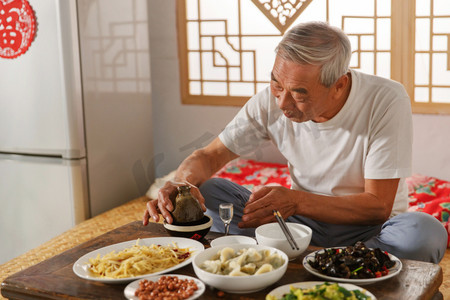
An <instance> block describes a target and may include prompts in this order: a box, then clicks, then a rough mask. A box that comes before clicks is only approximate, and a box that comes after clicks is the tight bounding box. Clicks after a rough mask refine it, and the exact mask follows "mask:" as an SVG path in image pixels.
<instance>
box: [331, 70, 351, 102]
mask: <svg viewBox="0 0 450 300" xmlns="http://www.w3.org/2000/svg"><path fill="white" fill-rule="evenodd" d="M349 84H351V80H350V74H345V75H342V76H341V77H339V79H338V80H337V81H336V83H335V84H334V85H333V89H334V93H335V95H336V97H338V98H340V97H342V95H343V94H344V93H345V92H347V91H348V85H349Z"/></svg>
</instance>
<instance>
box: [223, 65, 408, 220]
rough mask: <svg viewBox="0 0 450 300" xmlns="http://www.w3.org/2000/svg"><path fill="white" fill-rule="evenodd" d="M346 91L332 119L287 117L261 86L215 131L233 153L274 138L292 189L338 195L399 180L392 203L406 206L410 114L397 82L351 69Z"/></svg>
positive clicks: (396, 206)
mask: <svg viewBox="0 0 450 300" xmlns="http://www.w3.org/2000/svg"><path fill="white" fill-rule="evenodd" d="M351 75H352V87H351V91H350V94H349V97H348V99H347V101H346V103H345V104H344V106H343V107H342V109H341V110H340V111H339V113H338V114H336V115H335V116H334V117H333V118H332V119H330V120H328V121H326V122H323V123H315V122H313V121H308V122H303V123H297V122H293V121H291V120H289V119H288V118H286V117H285V116H284V114H283V112H282V111H281V110H280V109H279V107H278V106H277V99H276V98H275V96H274V95H272V93H271V92H270V88H269V87H268V88H266V89H264V90H262V91H261V92H259V93H258V94H256V95H255V96H253V97H252V98H251V99H250V100H249V101H248V102H247V103H246V104H245V105H244V107H243V108H242V109H241V110H240V111H239V113H238V114H237V115H236V116H235V117H234V119H233V120H232V121H231V122H230V123H229V124H228V125H227V127H226V128H225V129H224V130H223V131H222V133H221V134H220V135H219V138H220V140H221V141H222V142H223V143H224V145H225V146H226V147H227V148H228V149H230V150H231V151H232V152H234V153H236V154H238V155H240V156H242V155H246V154H249V153H252V152H254V151H256V150H257V148H258V147H259V146H260V145H262V144H263V143H264V142H265V141H267V140H270V141H272V142H273V143H274V144H275V146H276V147H277V148H278V149H279V150H280V152H281V153H282V154H283V155H284V157H285V158H286V159H287V161H288V166H289V171H290V174H291V179H292V189H295V190H304V191H308V192H312V193H316V194H323V195H331V196H341V195H348V194H355V193H361V192H363V191H364V179H389V178H401V180H400V183H399V188H398V190H397V195H396V198H395V202H394V207H393V209H392V214H391V215H395V214H398V213H400V212H404V211H406V209H407V203H408V194H407V188H406V183H405V181H404V178H405V177H408V176H410V175H411V157H412V156H411V155H412V154H411V151H412V116H411V104H410V100H409V97H408V95H407V93H406V91H405V89H404V88H403V86H402V85H401V84H399V83H397V82H395V81H392V80H388V79H385V78H382V77H376V76H373V75H368V74H364V73H361V72H357V71H355V70H351Z"/></svg>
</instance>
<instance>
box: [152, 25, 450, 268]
mask: <svg viewBox="0 0 450 300" xmlns="http://www.w3.org/2000/svg"><path fill="white" fill-rule="evenodd" d="M350 57H351V47H350V42H349V40H348V37H347V36H346V35H345V34H344V33H343V32H342V31H341V30H340V29H338V28H335V27H332V26H329V25H328V24H326V23H322V22H309V23H301V24H299V25H297V26H295V27H293V28H292V29H291V30H290V31H289V32H287V33H286V34H285V36H284V37H283V39H282V41H281V42H280V43H279V45H278V46H277V49H276V58H275V63H274V66H273V69H272V74H271V81H270V87H268V88H267V89H265V90H262V91H261V92H259V93H258V94H256V95H255V96H254V97H252V98H251V99H250V100H249V101H248V102H247V103H246V105H245V106H244V107H243V108H242V109H241V110H240V111H239V113H238V114H237V115H236V117H235V118H234V119H233V120H232V121H231V122H230V124H228V126H227V127H226V128H225V129H224V130H223V132H222V133H221V134H220V135H219V136H218V137H217V138H216V139H215V140H213V141H212V142H211V143H210V144H209V145H208V146H206V147H205V148H203V149H200V150H197V151H195V152H194V153H192V154H191V155H190V156H188V157H187V158H186V159H185V160H184V161H183V162H182V163H181V165H180V166H179V168H178V169H177V172H176V178H175V182H168V183H166V185H165V186H164V187H163V188H161V190H160V191H159V194H158V199H155V200H152V201H149V202H148V204H147V210H146V212H145V214H144V221H143V223H144V225H146V224H147V223H148V219H149V217H152V218H153V219H154V220H155V221H158V220H159V213H161V214H162V216H163V217H164V218H165V219H166V221H167V222H169V223H171V222H172V217H171V215H170V213H169V212H170V211H172V210H173V206H172V203H171V201H170V199H169V196H170V195H171V194H172V195H173V194H174V192H175V191H176V187H177V186H179V185H180V184H189V185H191V186H192V187H193V188H192V193H193V194H194V195H195V196H197V198H198V199H199V200H200V202H201V204H202V206H203V209H204V210H206V208H207V209H208V210H207V214H209V215H210V216H212V217H213V219H214V225H213V228H212V230H215V231H221V230H222V224H221V221H220V218H219V217H218V207H219V204H220V203H223V202H231V203H233V204H234V211H235V218H234V219H233V222H232V223H231V229H230V232H231V233H235V234H246V235H254V230H255V228H256V227H257V226H259V225H261V224H264V223H268V222H274V221H275V218H274V216H273V214H272V210H273V209H277V210H279V211H280V212H281V214H282V215H283V216H284V217H285V218H286V217H288V221H290V222H299V223H302V224H305V225H307V226H309V227H311V229H312V230H313V236H312V240H311V243H312V244H313V245H317V246H322V247H331V246H344V245H351V244H354V243H355V242H357V241H364V242H365V244H366V245H367V246H368V247H374V248H376V247H379V248H381V249H383V250H386V251H388V252H390V253H392V254H394V255H396V256H397V257H400V258H409V259H417V260H424V261H431V262H435V263H436V262H439V261H440V260H441V259H442V257H443V255H444V253H445V249H446V238H447V236H446V232H445V229H444V228H443V226H442V225H441V224H440V223H439V222H438V221H437V220H436V219H435V218H433V217H431V216H429V215H427V214H424V213H408V212H405V211H406V208H407V200H408V198H407V189H406V185H405V181H404V178H405V177H407V176H410V174H411V148H412V119H411V107H410V100H409V97H408V95H407V93H406V92H405V90H404V88H403V87H402V85H401V84H399V83H397V82H394V81H391V80H388V79H385V78H381V77H377V76H373V75H368V74H364V73H361V72H357V71H355V70H350V69H349V62H350ZM267 140H270V141H271V142H272V143H273V144H274V145H275V146H276V147H277V148H278V149H279V150H280V152H281V153H282V154H283V155H284V156H285V158H286V159H287V161H288V165H289V170H290V174H291V179H292V188H291V189H287V188H284V187H269V186H266V187H261V188H259V189H257V190H255V191H253V192H250V191H248V190H247V189H245V188H244V187H242V186H239V185H237V184H234V183H232V182H229V181H227V180H224V179H210V177H211V175H213V174H214V173H215V172H217V171H218V170H219V169H220V168H221V167H222V166H224V165H225V164H226V163H227V162H229V161H230V160H232V159H235V158H237V157H239V156H240V155H242V154H245V153H248V152H249V150H252V149H257V148H258V147H259V146H260V145H261V144H262V143H263V142H265V141H267ZM198 187H199V189H198ZM205 205H206V207H205Z"/></svg>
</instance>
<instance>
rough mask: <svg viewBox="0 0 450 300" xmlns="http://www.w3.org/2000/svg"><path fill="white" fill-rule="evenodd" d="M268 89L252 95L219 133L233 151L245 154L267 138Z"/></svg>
mask: <svg viewBox="0 0 450 300" xmlns="http://www.w3.org/2000/svg"><path fill="white" fill-rule="evenodd" d="M268 93H269V91H268V89H265V90H263V91H261V92H259V93H258V94H256V95H255V96H253V97H252V98H251V99H250V100H249V101H247V103H246V104H245V105H244V106H243V107H242V109H241V110H240V111H239V112H238V113H237V115H236V116H235V117H234V118H233V120H232V121H231V122H230V123H229V124H228V125H227V126H226V127H225V129H224V130H223V131H222V132H221V133H220V134H219V139H220V140H221V141H222V143H223V144H224V145H225V146H226V147H227V148H228V149H230V150H231V151H232V152H233V153H235V154H237V155H239V156H246V155H249V154H251V153H253V152H255V151H257V149H258V147H260V146H261V145H263V144H264V143H265V142H266V141H267V140H269V135H268V131H267V122H268V107H267V102H268V101H269V97H268Z"/></svg>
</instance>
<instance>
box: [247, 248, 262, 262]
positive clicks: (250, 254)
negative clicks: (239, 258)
mask: <svg viewBox="0 0 450 300" xmlns="http://www.w3.org/2000/svg"><path fill="white" fill-rule="evenodd" d="M262 258H263V256H262V255H261V253H259V252H258V251H256V249H255V248H249V249H248V251H247V261H248V262H257V261H260V260H261V259H262Z"/></svg>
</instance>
